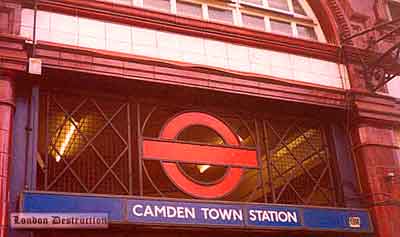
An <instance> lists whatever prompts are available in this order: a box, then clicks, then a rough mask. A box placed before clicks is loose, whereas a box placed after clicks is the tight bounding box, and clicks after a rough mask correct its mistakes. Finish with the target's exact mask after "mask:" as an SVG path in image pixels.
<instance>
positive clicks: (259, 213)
mask: <svg viewBox="0 0 400 237" xmlns="http://www.w3.org/2000/svg"><path fill="white" fill-rule="evenodd" d="M249 219H250V220H251V221H262V222H284V223H297V222H298V219H297V213H296V212H290V211H266V210H250V211H249Z"/></svg>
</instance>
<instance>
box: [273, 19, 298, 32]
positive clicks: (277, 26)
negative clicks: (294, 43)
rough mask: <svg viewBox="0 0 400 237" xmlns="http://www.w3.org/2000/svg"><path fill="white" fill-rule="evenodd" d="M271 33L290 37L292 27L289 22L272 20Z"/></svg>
mask: <svg viewBox="0 0 400 237" xmlns="http://www.w3.org/2000/svg"><path fill="white" fill-rule="evenodd" d="M271 31H272V32H273V33H277V34H281V35H287V36H292V35H293V34H292V26H291V25H290V23H289V22H285V21H279V20H272V19H271Z"/></svg>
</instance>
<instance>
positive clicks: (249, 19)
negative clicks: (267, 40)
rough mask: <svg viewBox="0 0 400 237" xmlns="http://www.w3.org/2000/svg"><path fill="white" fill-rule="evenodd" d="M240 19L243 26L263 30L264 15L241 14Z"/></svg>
mask: <svg viewBox="0 0 400 237" xmlns="http://www.w3.org/2000/svg"><path fill="white" fill-rule="evenodd" d="M242 21H243V26H245V27H249V28H253V29H257V30H265V23H264V17H261V16H253V15H248V14H242Z"/></svg>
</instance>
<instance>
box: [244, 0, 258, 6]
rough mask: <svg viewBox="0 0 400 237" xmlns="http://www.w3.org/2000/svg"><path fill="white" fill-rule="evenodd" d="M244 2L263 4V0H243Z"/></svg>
mask: <svg viewBox="0 0 400 237" xmlns="http://www.w3.org/2000/svg"><path fill="white" fill-rule="evenodd" d="M242 2H243V3H252V4H255V5H261V6H262V5H263V0H243V1H242Z"/></svg>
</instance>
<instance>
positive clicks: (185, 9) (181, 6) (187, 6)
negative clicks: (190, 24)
mask: <svg viewBox="0 0 400 237" xmlns="http://www.w3.org/2000/svg"><path fill="white" fill-rule="evenodd" d="M176 12H177V14H179V15H184V16H191V17H197V18H201V16H202V9H201V5H200V4H195V3H189V2H183V1H176Z"/></svg>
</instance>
